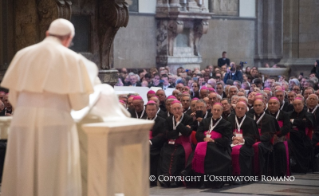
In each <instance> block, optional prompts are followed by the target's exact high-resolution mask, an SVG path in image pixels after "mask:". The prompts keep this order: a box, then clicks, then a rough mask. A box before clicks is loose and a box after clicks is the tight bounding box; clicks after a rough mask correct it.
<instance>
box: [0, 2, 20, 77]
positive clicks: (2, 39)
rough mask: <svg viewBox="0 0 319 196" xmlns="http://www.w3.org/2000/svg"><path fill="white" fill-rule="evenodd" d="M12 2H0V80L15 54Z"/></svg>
mask: <svg viewBox="0 0 319 196" xmlns="http://www.w3.org/2000/svg"><path fill="white" fill-rule="evenodd" d="M14 6H15V5H14V1H11V0H2V1H0V18H1V20H0V80H2V78H3V76H4V73H5V71H6V69H7V68H8V66H9V63H10V61H11V59H12V58H13V56H14V54H15V52H16V49H15V48H16V46H15V31H14V29H15V23H14V21H15V20H14V17H15V16H14Z"/></svg>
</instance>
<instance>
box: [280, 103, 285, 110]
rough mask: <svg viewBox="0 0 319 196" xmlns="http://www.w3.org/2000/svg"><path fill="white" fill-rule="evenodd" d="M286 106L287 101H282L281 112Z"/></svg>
mask: <svg viewBox="0 0 319 196" xmlns="http://www.w3.org/2000/svg"><path fill="white" fill-rule="evenodd" d="M284 105H285V101H282V106H281V108H280V110H282V109H283V108H284Z"/></svg>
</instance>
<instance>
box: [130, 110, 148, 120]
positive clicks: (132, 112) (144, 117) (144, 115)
mask: <svg viewBox="0 0 319 196" xmlns="http://www.w3.org/2000/svg"><path fill="white" fill-rule="evenodd" d="M129 112H130V114H131V118H141V119H146V117H147V114H146V112H145V111H144V114H143V116H142V117H141V115H142V113H143V112H140V113H137V115H138V117H137V116H136V113H135V110H129Z"/></svg>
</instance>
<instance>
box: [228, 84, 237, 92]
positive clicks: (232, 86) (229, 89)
mask: <svg viewBox="0 0 319 196" xmlns="http://www.w3.org/2000/svg"><path fill="white" fill-rule="evenodd" d="M232 88H235V89H236V90H237V92H238V88H237V86H230V87H229V88H228V94H229V91H230V89H232Z"/></svg>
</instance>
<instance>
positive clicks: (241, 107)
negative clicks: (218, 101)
mask: <svg viewBox="0 0 319 196" xmlns="http://www.w3.org/2000/svg"><path fill="white" fill-rule="evenodd" d="M246 112H247V105H246V103H244V102H242V101H240V102H237V103H236V107H235V113H236V116H238V117H239V118H241V117H243V116H245V114H246Z"/></svg>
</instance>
